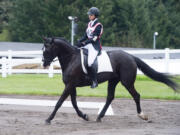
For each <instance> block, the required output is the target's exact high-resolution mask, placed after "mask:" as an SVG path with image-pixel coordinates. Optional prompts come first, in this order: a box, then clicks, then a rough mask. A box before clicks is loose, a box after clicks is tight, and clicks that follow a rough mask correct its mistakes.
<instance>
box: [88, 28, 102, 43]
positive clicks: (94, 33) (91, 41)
mask: <svg viewBox="0 0 180 135" xmlns="http://www.w3.org/2000/svg"><path fill="white" fill-rule="evenodd" d="M101 29H102V26H101V25H98V26H97V27H96V29H95V30H94V32H93V37H92V38H90V39H88V40H86V41H85V44H88V43H94V42H96V40H97V39H98V38H99V36H100V34H101Z"/></svg>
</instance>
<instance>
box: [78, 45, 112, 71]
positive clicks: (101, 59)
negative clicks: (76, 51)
mask: <svg viewBox="0 0 180 135" xmlns="http://www.w3.org/2000/svg"><path fill="white" fill-rule="evenodd" d="M80 53H81V66H82V69H83V72H84V73H85V74H88V72H87V68H88V50H87V49H85V48H80ZM92 66H94V67H95V68H96V71H97V73H100V72H113V70H112V66H111V62H110V59H109V56H108V55H107V53H106V51H101V52H99V53H98V56H97V58H96V59H95V61H94V63H93V65H92Z"/></svg>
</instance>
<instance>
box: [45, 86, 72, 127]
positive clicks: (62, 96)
mask: <svg viewBox="0 0 180 135" xmlns="http://www.w3.org/2000/svg"><path fill="white" fill-rule="evenodd" d="M70 90H71V89H70V88H69V87H68V86H66V87H65V89H64V92H63V94H62V95H61V97H60V98H59V100H58V102H57V103H56V106H55V108H54V110H53V112H52V113H51V115H50V116H49V117H48V119H47V120H46V124H50V123H51V120H52V119H53V118H54V116H55V115H56V112H57V111H58V109H59V108H60V107H61V105H62V103H63V102H64V100H65V99H66V98H67V97H68V96H69V94H70Z"/></svg>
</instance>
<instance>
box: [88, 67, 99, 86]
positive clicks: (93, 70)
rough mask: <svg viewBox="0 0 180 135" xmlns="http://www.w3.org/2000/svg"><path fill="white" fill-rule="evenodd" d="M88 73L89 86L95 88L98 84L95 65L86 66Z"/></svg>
mask: <svg viewBox="0 0 180 135" xmlns="http://www.w3.org/2000/svg"><path fill="white" fill-rule="evenodd" d="M88 75H89V77H90V79H91V81H92V84H91V88H95V87H97V86H98V81H97V71H96V67H95V66H93V65H92V66H91V67H89V68H88Z"/></svg>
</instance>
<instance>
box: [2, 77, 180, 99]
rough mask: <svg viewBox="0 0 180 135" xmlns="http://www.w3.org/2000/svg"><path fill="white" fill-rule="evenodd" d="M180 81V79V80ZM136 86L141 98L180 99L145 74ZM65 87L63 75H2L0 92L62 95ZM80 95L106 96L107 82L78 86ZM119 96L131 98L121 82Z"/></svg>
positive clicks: (137, 81) (178, 95)
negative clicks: (93, 87) (93, 85)
mask: <svg viewBox="0 0 180 135" xmlns="http://www.w3.org/2000/svg"><path fill="white" fill-rule="evenodd" d="M179 82H180V81H179ZM135 87H136V89H137V91H138V92H139V93H140V95H141V98H148V99H169V100H180V94H177V93H174V91H173V90H172V89H170V88H169V87H168V86H166V85H165V84H162V83H159V82H156V81H153V80H151V79H149V78H147V77H145V76H142V75H141V76H137V79H136V83H135ZM63 89H64V84H63V82H62V79H61V75H55V76H54V78H48V76H47V75H42V74H41V75H40V74H16V75H11V76H8V77H7V78H1V77H0V94H21V95H22V94H23V95H24V94H25V95H60V94H61V93H62V91H63ZM77 94H78V96H96V97H106V95H107V82H105V83H102V84H100V85H99V87H98V88H96V89H91V88H90V87H82V88H77ZM115 95H116V97H117V98H120V97H123V98H131V96H130V95H129V93H128V92H127V90H125V88H124V87H123V86H122V85H121V84H120V83H119V84H118V85H117V87H116V93H115Z"/></svg>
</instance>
